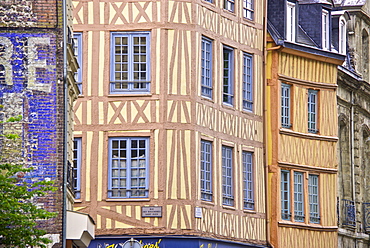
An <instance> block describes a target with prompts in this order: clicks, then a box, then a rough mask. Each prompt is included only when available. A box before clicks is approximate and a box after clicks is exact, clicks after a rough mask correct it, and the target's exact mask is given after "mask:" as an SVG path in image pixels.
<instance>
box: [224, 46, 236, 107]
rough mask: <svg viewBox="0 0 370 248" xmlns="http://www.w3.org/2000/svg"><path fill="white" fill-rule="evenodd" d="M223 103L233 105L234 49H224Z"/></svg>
mask: <svg viewBox="0 0 370 248" xmlns="http://www.w3.org/2000/svg"><path fill="white" fill-rule="evenodd" d="M223 61H224V67H223V69H224V71H223V73H224V74H223V102H224V103H227V104H230V105H233V98H234V94H233V90H234V89H233V66H232V63H233V49H231V48H228V47H225V46H224V48H223Z"/></svg>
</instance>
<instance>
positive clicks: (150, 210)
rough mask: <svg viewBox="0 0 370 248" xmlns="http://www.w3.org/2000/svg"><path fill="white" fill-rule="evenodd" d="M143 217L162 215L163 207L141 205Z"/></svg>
mask: <svg viewBox="0 0 370 248" xmlns="http://www.w3.org/2000/svg"><path fill="white" fill-rule="evenodd" d="M141 217H162V207H159V206H154V207H141Z"/></svg>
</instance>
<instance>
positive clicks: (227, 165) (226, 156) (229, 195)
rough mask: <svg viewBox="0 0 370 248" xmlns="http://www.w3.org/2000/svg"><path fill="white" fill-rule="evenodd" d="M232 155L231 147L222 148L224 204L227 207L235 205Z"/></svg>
mask: <svg viewBox="0 0 370 248" xmlns="http://www.w3.org/2000/svg"><path fill="white" fill-rule="evenodd" d="M232 153H233V149H232V148H231V147H227V146H222V203H223V204H224V205H227V206H233V205H234V194H233V174H232V173H233V171H232V163H233V161H232Z"/></svg>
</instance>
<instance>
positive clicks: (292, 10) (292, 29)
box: [286, 2, 296, 42]
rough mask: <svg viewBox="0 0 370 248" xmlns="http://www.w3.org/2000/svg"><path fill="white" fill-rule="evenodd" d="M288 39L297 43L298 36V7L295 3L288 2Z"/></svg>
mask: <svg viewBox="0 0 370 248" xmlns="http://www.w3.org/2000/svg"><path fill="white" fill-rule="evenodd" d="M286 10H287V11H286V13H287V15H286V39H287V41H291V42H295V35H296V7H295V3H291V2H287V6H286Z"/></svg>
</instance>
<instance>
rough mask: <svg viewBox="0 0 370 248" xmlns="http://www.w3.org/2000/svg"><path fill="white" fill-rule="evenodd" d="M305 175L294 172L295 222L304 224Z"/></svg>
mask: <svg viewBox="0 0 370 248" xmlns="http://www.w3.org/2000/svg"><path fill="white" fill-rule="evenodd" d="M303 201H304V199H303V173H302V172H294V220H295V221H297V222H304V206H303V204H304V202H303Z"/></svg>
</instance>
